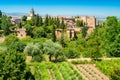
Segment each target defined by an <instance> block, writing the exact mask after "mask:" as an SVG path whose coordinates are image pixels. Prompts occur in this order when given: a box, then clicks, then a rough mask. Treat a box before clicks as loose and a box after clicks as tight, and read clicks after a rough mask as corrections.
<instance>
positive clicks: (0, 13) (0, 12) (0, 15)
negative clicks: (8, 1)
mask: <svg viewBox="0 0 120 80" xmlns="http://www.w3.org/2000/svg"><path fill="white" fill-rule="evenodd" d="M1 17H2V11H1V10H0V18H1Z"/></svg>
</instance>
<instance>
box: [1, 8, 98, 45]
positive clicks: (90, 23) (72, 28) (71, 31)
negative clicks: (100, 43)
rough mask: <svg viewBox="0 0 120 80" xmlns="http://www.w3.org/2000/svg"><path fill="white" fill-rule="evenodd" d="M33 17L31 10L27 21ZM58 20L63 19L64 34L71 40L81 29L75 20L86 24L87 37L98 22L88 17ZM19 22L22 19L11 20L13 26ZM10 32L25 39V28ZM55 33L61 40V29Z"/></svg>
mask: <svg viewBox="0 0 120 80" xmlns="http://www.w3.org/2000/svg"><path fill="white" fill-rule="evenodd" d="M34 16H35V12H34V9H31V10H30V14H29V15H28V16H27V20H30V19H32V18H33V17H34ZM53 18H54V17H53ZM58 18H59V20H60V21H62V18H63V19H64V23H65V24H66V25H67V30H66V34H67V36H68V37H73V38H74V37H75V36H77V35H76V32H81V31H82V27H80V26H76V23H75V22H76V21H77V20H81V21H83V23H85V24H86V26H87V35H89V34H90V33H91V32H92V31H93V30H94V29H95V27H96V25H98V22H97V21H96V18H95V17H94V16H90V17H87V16H81V17H80V18H74V17H69V16H66V17H63V16H58ZM44 20H45V18H43V21H44ZM21 21H22V18H18V17H12V18H11V22H12V24H13V25H18V24H19V23H20V22H21ZM12 32H13V33H16V34H17V37H18V38H20V39H21V38H25V37H26V29H25V28H20V29H15V30H13V31H12ZM55 33H56V38H57V39H59V38H61V34H62V29H56V31H55ZM4 40H5V37H0V43H1V42H3V41H4Z"/></svg>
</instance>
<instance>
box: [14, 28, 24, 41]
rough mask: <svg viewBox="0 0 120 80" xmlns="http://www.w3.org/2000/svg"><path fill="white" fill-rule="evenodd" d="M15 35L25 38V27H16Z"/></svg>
mask: <svg viewBox="0 0 120 80" xmlns="http://www.w3.org/2000/svg"><path fill="white" fill-rule="evenodd" d="M16 31H17V37H18V38H20V39H21V38H25V37H26V29H25V28H20V29H17V30H16Z"/></svg>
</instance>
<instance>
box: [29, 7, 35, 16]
mask: <svg viewBox="0 0 120 80" xmlns="http://www.w3.org/2000/svg"><path fill="white" fill-rule="evenodd" d="M34 15H35V13H34V9H33V8H32V9H31V10H30V17H34Z"/></svg>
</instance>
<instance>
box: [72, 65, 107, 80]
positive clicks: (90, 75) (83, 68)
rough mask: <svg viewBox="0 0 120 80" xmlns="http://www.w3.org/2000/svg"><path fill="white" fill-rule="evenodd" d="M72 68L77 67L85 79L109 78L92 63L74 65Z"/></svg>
mask: <svg viewBox="0 0 120 80" xmlns="http://www.w3.org/2000/svg"><path fill="white" fill-rule="evenodd" d="M74 69H77V70H78V71H79V72H80V74H81V75H82V76H83V78H85V80H109V78H108V77H107V76H106V75H104V74H103V73H102V72H100V71H99V70H98V69H97V68H96V67H95V66H94V65H92V64H79V65H75V66H74Z"/></svg>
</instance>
